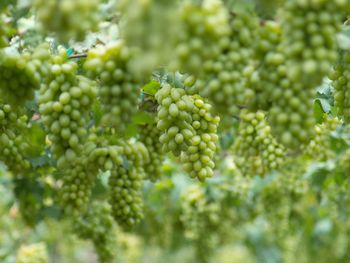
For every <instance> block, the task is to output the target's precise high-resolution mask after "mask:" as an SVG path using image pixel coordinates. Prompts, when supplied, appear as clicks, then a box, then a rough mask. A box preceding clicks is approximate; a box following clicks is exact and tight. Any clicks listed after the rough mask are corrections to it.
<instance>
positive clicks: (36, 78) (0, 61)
mask: <svg viewBox="0 0 350 263" xmlns="http://www.w3.org/2000/svg"><path fill="white" fill-rule="evenodd" d="M30 59H31V56H30V54H29V53H23V54H19V53H18V52H17V51H15V50H13V49H9V48H5V49H2V50H1V51H0V91H1V100H3V102H5V103H9V104H11V105H12V106H23V105H24V103H25V102H26V101H28V100H32V99H34V92H35V90H36V89H39V87H40V75H39V73H38V72H37V71H36V67H35V66H34V64H33V63H31V60H30Z"/></svg>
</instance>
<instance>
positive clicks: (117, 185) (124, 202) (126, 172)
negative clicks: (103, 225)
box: [109, 141, 149, 229]
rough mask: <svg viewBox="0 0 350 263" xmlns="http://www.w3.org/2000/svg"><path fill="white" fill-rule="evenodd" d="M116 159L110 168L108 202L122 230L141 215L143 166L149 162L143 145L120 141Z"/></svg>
mask: <svg viewBox="0 0 350 263" xmlns="http://www.w3.org/2000/svg"><path fill="white" fill-rule="evenodd" d="M118 157H119V162H118V163H117V164H116V166H115V167H114V168H113V169H112V170H110V171H111V176H110V177H109V186H110V194H109V197H110V200H109V202H110V204H111V207H112V215H113V217H114V218H115V220H116V221H117V222H118V224H120V226H122V227H123V228H125V229H130V228H131V227H133V226H135V225H136V224H139V223H140V222H141V220H142V218H143V199H142V186H143V180H144V178H145V176H146V174H145V171H144V169H143V167H144V165H145V163H147V162H148V161H149V159H148V152H147V149H146V147H145V146H144V145H143V144H142V143H140V142H136V143H129V142H126V141H125V142H120V151H119V156H118Z"/></svg>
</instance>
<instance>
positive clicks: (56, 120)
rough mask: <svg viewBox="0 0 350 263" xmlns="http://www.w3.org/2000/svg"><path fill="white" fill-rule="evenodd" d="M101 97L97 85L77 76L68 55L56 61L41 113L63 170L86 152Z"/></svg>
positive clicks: (42, 96)
mask: <svg viewBox="0 0 350 263" xmlns="http://www.w3.org/2000/svg"><path fill="white" fill-rule="evenodd" d="M96 95H97V90H96V86H95V84H94V82H92V81H91V80H89V79H87V78H85V77H83V76H77V64H75V63H74V62H67V61H66V54H65V51H64V50H62V52H61V54H60V55H57V56H56V57H55V58H53V63H52V65H51V68H50V74H49V76H48V77H47V80H46V83H45V84H44V85H42V86H41V89H40V97H39V99H38V101H39V111H40V114H41V116H42V120H43V123H44V125H45V126H46V127H47V129H48V135H49V137H48V138H49V140H50V141H51V143H52V145H51V149H52V152H53V154H54V157H55V158H56V159H57V165H58V167H59V168H65V167H67V166H69V163H70V162H72V161H74V160H75V159H76V158H77V157H78V154H79V152H81V151H82V149H83V145H84V142H85V141H86V138H87V125H88V121H89V113H90V111H91V107H92V104H93V103H94V100H95V98H96Z"/></svg>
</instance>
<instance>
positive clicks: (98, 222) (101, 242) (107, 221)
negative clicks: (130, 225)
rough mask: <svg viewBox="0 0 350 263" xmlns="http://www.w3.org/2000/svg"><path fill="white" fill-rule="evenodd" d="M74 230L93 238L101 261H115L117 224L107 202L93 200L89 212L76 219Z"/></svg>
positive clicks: (90, 238)
mask: <svg viewBox="0 0 350 263" xmlns="http://www.w3.org/2000/svg"><path fill="white" fill-rule="evenodd" d="M73 227H74V232H75V233H76V234H77V235H78V236H79V237H81V238H84V239H88V240H91V241H92V243H93V244H94V247H95V250H96V253H97V255H98V257H99V262H101V263H112V262H115V258H116V249H117V242H116V226H115V224H114V221H113V217H112V216H111V208H110V206H109V205H108V204H107V203H100V202H98V201H95V202H93V203H92V204H91V205H90V207H89V209H88V210H87V212H86V213H85V214H84V215H83V216H82V217H80V218H78V219H77V220H75V221H74V225H73Z"/></svg>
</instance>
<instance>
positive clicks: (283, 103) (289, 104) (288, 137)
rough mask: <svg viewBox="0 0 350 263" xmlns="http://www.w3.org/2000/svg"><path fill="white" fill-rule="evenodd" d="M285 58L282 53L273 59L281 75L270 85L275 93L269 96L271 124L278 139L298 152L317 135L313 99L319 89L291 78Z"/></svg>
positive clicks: (272, 57)
mask: <svg viewBox="0 0 350 263" xmlns="http://www.w3.org/2000/svg"><path fill="white" fill-rule="evenodd" d="M284 58H285V57H284V56H283V53H282V52H280V53H276V54H274V55H272V56H271V57H270V58H269V60H270V62H271V66H274V67H275V72H276V73H277V75H276V78H275V81H276V83H275V84H273V85H271V86H270V88H271V93H266V95H268V96H270V98H271V103H272V105H271V108H270V114H269V118H268V122H269V124H270V126H271V129H272V133H273V135H274V136H275V137H276V139H277V140H278V141H279V142H280V143H282V144H283V145H285V146H287V147H288V148H290V149H293V150H296V149H299V148H300V146H301V145H302V144H304V143H307V142H308V141H309V140H310V139H311V138H312V137H313V136H314V128H313V127H314V125H315V118H314V113H313V105H314V102H313V98H314V96H315V95H316V90H315V87H313V86H312V85H311V86H310V85H309V84H308V83H305V82H302V81H293V80H292V79H290V78H289V77H288V76H287V72H288V67H287V65H286V64H285V63H284V62H282V61H284ZM276 69H277V70H276ZM271 77H273V76H272V75H271ZM271 83H272V82H271ZM271 83H270V84H271ZM267 87H269V86H267ZM273 87H274V88H273ZM272 88H273V89H272Z"/></svg>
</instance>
